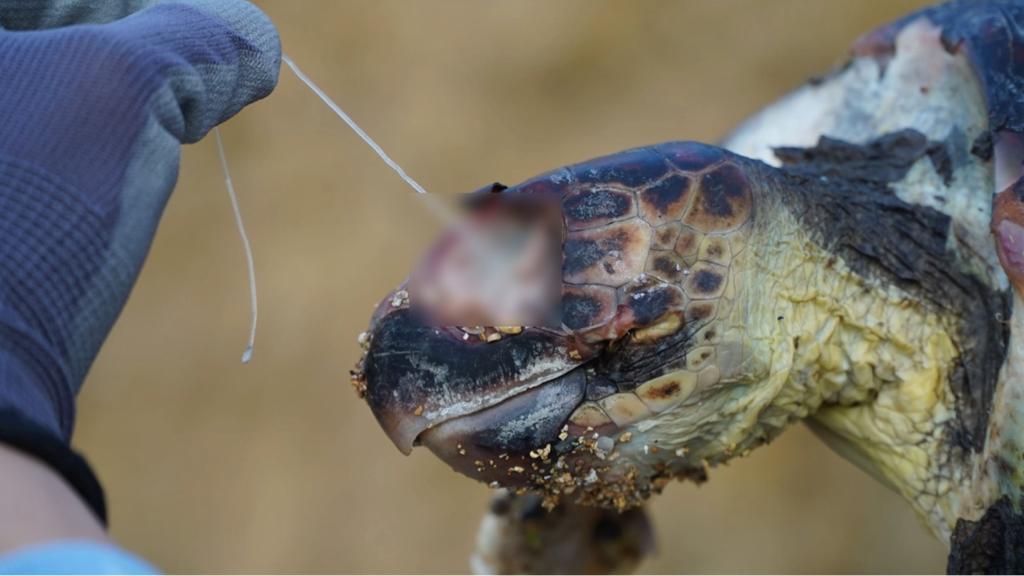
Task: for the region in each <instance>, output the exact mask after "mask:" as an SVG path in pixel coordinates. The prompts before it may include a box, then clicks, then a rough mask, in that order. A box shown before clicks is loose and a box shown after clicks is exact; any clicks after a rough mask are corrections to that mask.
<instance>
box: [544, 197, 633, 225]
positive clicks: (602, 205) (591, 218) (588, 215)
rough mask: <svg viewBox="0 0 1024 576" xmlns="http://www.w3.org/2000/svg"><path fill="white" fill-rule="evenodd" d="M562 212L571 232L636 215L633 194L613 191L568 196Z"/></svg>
mask: <svg viewBox="0 0 1024 576" xmlns="http://www.w3.org/2000/svg"><path fill="white" fill-rule="evenodd" d="M562 210H563V212H564V213H565V221H566V224H567V225H568V227H569V229H570V230H578V229H580V228H590V227H594V226H599V225H602V224H607V223H609V222H611V221H613V220H619V219H621V218H625V217H627V216H631V215H633V214H634V213H635V211H636V207H635V205H634V200H633V194H631V193H629V192H623V191H620V190H611V189H600V188H599V189H584V190H579V191H576V192H572V193H570V194H569V195H567V196H566V198H565V200H564V202H563V204H562Z"/></svg>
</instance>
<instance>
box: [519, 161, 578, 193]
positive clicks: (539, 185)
mask: <svg viewBox="0 0 1024 576" xmlns="http://www.w3.org/2000/svg"><path fill="white" fill-rule="evenodd" d="M572 182H573V176H572V173H571V172H570V171H569V170H568V169H566V168H562V169H559V170H554V171H552V172H547V173H545V174H541V175H540V176H537V177H534V178H531V179H529V180H527V181H526V182H522V183H519V184H516V185H515V186H512V187H509V188H507V189H505V190H504V192H505V193H508V194H526V195H535V196H550V197H560V196H561V195H562V194H564V193H565V192H566V190H568V189H569V185H570V184H571V183H572Z"/></svg>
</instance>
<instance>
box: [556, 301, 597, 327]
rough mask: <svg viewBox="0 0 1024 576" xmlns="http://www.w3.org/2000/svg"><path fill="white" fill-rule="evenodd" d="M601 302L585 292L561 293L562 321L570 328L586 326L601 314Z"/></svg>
mask: <svg viewBox="0 0 1024 576" xmlns="http://www.w3.org/2000/svg"><path fill="white" fill-rule="evenodd" d="M601 308H602V306H601V302H600V301H599V300H597V299H596V298H593V297H591V296H587V295H585V294H574V293H569V294H564V295H562V323H563V324H565V326H566V327H567V328H569V329H570V330H579V329H581V328H586V327H587V326H590V325H592V324H593V323H594V319H595V318H597V317H598V315H599V314H601Z"/></svg>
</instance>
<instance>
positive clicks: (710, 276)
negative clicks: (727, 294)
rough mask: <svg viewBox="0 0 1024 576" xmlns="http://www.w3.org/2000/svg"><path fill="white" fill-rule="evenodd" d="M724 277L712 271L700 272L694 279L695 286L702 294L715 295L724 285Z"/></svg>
mask: <svg viewBox="0 0 1024 576" xmlns="http://www.w3.org/2000/svg"><path fill="white" fill-rule="evenodd" d="M722 280H723V278H722V275H721V274H719V273H717V272H713V271H711V270H700V271H698V272H697V273H696V274H695V275H694V277H693V286H694V287H695V288H697V290H699V291H700V292H701V293H702V294H713V293H714V292H715V290H718V287H719V286H721V285H722Z"/></svg>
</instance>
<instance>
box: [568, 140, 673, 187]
mask: <svg viewBox="0 0 1024 576" xmlns="http://www.w3.org/2000/svg"><path fill="white" fill-rule="evenodd" d="M569 170H570V171H571V172H572V174H573V176H575V178H576V179H577V180H578V181H579V183H580V184H622V185H623V186H628V187H631V188H633V187H637V186H642V185H644V184H649V183H651V182H654V181H656V180H658V179H659V178H661V177H662V176H664V175H665V174H667V173H668V170H669V167H668V164H666V163H665V160H664V159H663V158H662V156H661V155H660V154H658V153H657V152H656V151H654V150H653V149H651V148H634V149H632V150H626V151H624V152H619V153H618V154H612V155H610V156H603V157H601V158H595V159H594V160H589V161H587V162H582V163H580V164H574V165H572V166H569Z"/></svg>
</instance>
